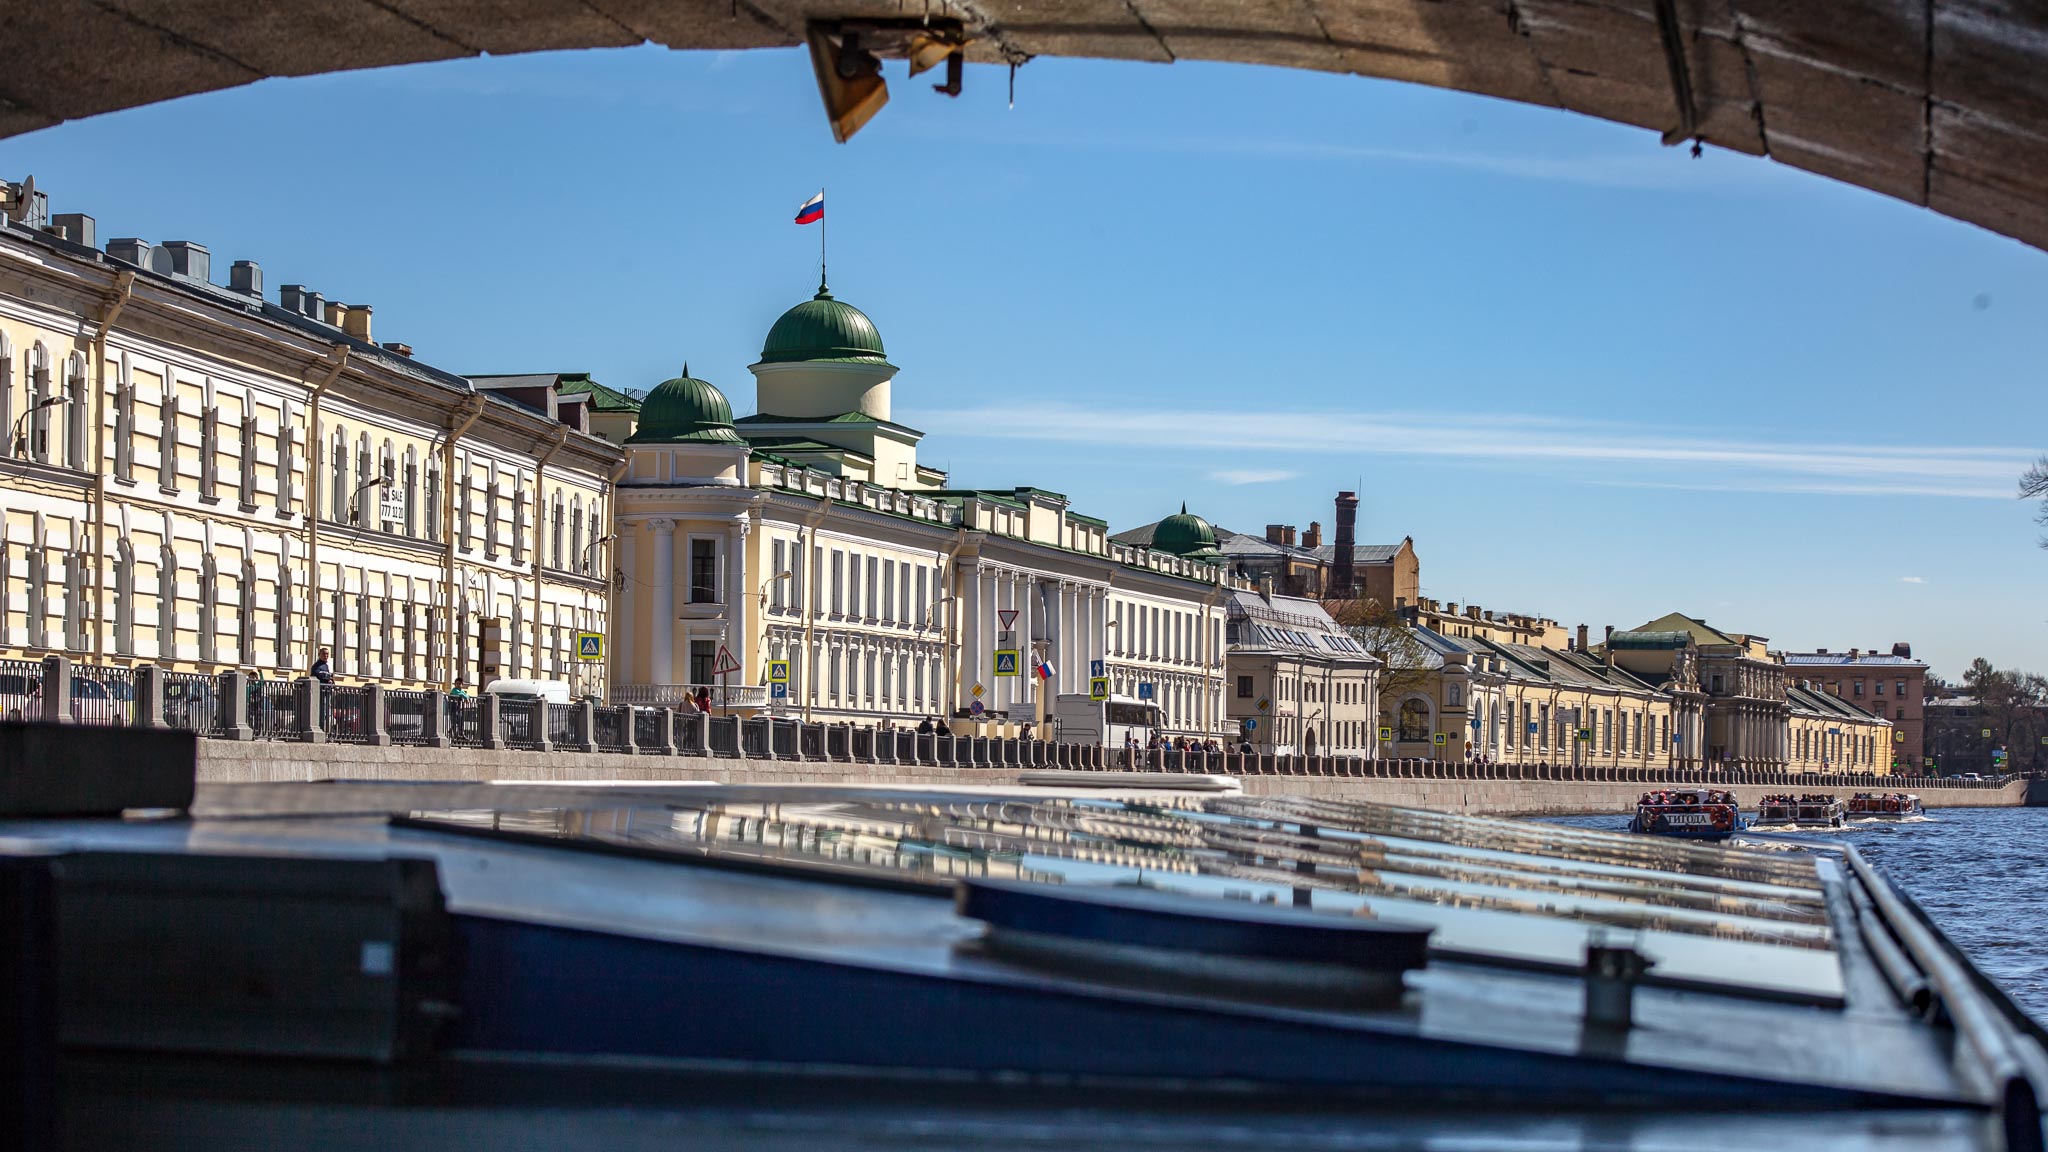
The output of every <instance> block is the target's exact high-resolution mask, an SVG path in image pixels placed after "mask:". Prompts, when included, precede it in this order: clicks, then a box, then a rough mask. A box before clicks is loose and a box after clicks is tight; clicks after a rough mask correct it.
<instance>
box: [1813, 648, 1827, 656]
mask: <svg viewBox="0 0 2048 1152" xmlns="http://www.w3.org/2000/svg"><path fill="white" fill-rule="evenodd" d="M1813 654H1814V655H1816V656H1825V655H1827V654H1828V650H1827V649H1825V648H1816V649H1814V650H1813Z"/></svg>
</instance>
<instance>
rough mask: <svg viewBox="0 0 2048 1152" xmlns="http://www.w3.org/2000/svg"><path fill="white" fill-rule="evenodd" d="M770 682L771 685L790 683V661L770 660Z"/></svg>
mask: <svg viewBox="0 0 2048 1152" xmlns="http://www.w3.org/2000/svg"><path fill="white" fill-rule="evenodd" d="M768 682H769V683H770V684H787V683H789V661H787V660H770V661H769V662H768Z"/></svg>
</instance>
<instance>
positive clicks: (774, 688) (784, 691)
mask: <svg viewBox="0 0 2048 1152" xmlns="http://www.w3.org/2000/svg"><path fill="white" fill-rule="evenodd" d="M768 698H769V699H770V700H787V699H789V681H787V680H770V681H769V682H768Z"/></svg>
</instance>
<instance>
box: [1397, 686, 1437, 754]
mask: <svg viewBox="0 0 2048 1152" xmlns="http://www.w3.org/2000/svg"><path fill="white" fill-rule="evenodd" d="M1430 727H1431V725H1430V719H1429V704H1428V702H1427V701H1424V700H1420V699H1417V698H1415V697H1412V696H1411V697H1409V698H1408V699H1406V700H1403V701H1401V741H1402V743H1405V744H1416V743H1421V744H1427V743H1428V742H1429V738H1430V736H1431V735H1432V733H1431V732H1430Z"/></svg>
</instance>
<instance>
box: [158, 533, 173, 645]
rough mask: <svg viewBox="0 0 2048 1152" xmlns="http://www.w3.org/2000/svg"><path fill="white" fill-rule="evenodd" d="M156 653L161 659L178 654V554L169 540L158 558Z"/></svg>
mask: <svg viewBox="0 0 2048 1152" xmlns="http://www.w3.org/2000/svg"><path fill="white" fill-rule="evenodd" d="M156 654H157V658H158V659H160V660H175V659H177V656H178V554H177V553H176V552H174V551H172V550H171V546H170V542H169V541H168V540H166V541H165V542H164V547H163V548H162V550H161V551H159V552H158V553H157V560H156Z"/></svg>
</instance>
